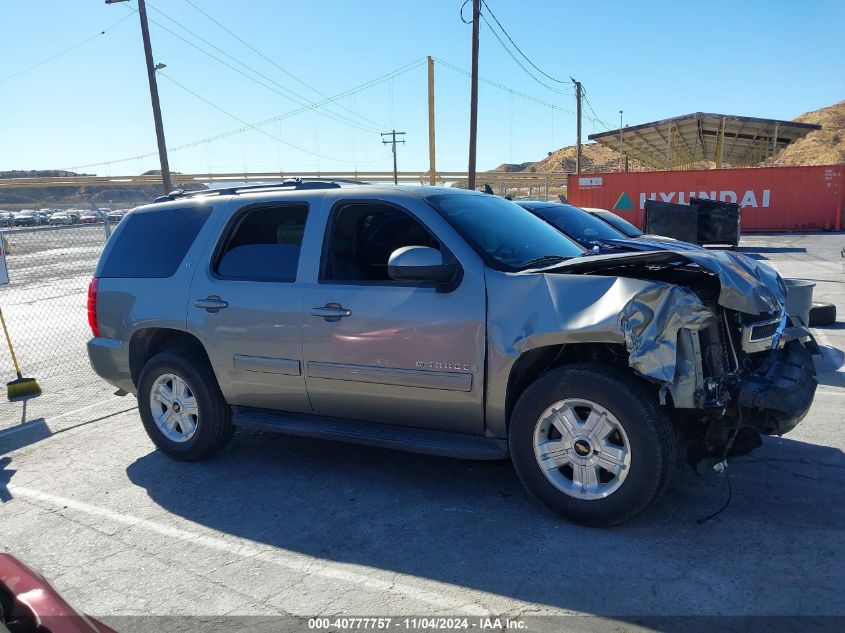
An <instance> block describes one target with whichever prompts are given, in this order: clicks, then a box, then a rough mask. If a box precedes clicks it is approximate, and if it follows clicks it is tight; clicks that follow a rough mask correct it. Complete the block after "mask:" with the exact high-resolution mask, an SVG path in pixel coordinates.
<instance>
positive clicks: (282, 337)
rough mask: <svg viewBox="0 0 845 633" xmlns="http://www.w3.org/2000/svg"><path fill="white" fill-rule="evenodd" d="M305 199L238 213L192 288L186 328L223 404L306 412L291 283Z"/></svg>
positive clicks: (295, 290)
mask: <svg viewBox="0 0 845 633" xmlns="http://www.w3.org/2000/svg"><path fill="white" fill-rule="evenodd" d="M308 215H309V205H308V204H307V203H306V202H305V201H301V202H288V201H285V203H284V204H279V203H273V204H257V205H251V206H247V207H245V208H243V209H240V210H238V211H237V212H235V213H234V214H233V216H232V218H231V219H230V220H229V223H228V226H227V227H226V229H225V230H224V231H223V234H222V237H221V241H220V243H219V244H211V245H209V247H208V248H209V250H210V253H209V255H208V258H207V259H206V261H208V262H209V265H207V266H200V267H199V269H198V270H197V273H196V275H195V276H194V280H193V283H192V285H191V294H190V302H189V304H188V329H189V331H191V332H193V333H194V334H196V335H197V336H198V337H199V338H200V340H201V341H202V343H203V345H204V346H205V349H206V350H207V351H208V355H209V357H210V360H211V364H212V367H213V368H214V371H215V373H216V375H217V380H218V382H219V383H220V388H221V390H222V391H223V395H224V396H225V398H226V400H227V402H229V404H233V405H248V406H252V407H262V408H267V409H277V410H282V411H292V412H299V413H310V412H311V407H310V405H309V403H308V396H307V394H306V391H305V379H304V377H303V372H302V300H303V296H304V292H305V289H304V284H302V283H300V282H298V281H297V270H298V265H299V259H300V258H299V254H300V246H301V243H302V235H303V232H304V230H305V223H306V219H307V218H308Z"/></svg>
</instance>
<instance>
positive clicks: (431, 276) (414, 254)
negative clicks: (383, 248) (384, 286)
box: [387, 246, 455, 283]
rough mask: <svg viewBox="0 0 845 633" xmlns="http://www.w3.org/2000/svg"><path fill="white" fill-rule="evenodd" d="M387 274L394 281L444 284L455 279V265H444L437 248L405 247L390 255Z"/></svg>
mask: <svg viewBox="0 0 845 633" xmlns="http://www.w3.org/2000/svg"><path fill="white" fill-rule="evenodd" d="M387 274H388V275H390V278H391V279H393V280H394V281H428V282H432V283H443V282H446V281H449V280H450V279H452V278H453V277H454V274H455V265H454V264H444V263H443V256H442V255H441V254H440V251H438V250H437V249H436V248H429V247H428V246H403V247H402V248H397V249H396V250H395V251H393V252H392V253H391V254H390V259H388V260H387Z"/></svg>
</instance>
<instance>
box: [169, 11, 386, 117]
mask: <svg viewBox="0 0 845 633" xmlns="http://www.w3.org/2000/svg"><path fill="white" fill-rule="evenodd" d="M185 2H186V3H188V4H189V5H191V6H192V7H193V8H194V9H196V10H197V11H199V12H200V13H202V14H203V15H204V16H205V17H206V18H208V19H209V20H211V21H212V22H214V24H216V25H217V26H218V27H220V28H221V29H223V30H224V31H226V33H228V34H229V35H231V36H232V37H234V38H235V39H236V40H238V41H239V42H240V43H241V44H243V45H244V46H246V47H247V48H249V50H251V51H252V52H254V53H255V54H256V55H258V56H259V57H261V58H262V59H263V60H265V61H267V62H269V63H270V64H272V65H273V66H275V67H276V68H278V69H279V70H280V71H282V72H283V73H284V74H286V75H287V76H288V77H290V78H291V79H293V80H294V81H296V82H297V83H299V84H300V85H302V86H304V87H306V88H308V89H309V90H311V91H313V92H315V93H316V94H318V95H320V96H321V97H323V98H324V99H326V98H328V95H327V94H325V93H324V92H322V91H320V90H318V89H317V88H315V87H314V86H312V85H311V84H309V83H308V82H306V81H305V80H303V79H300V78H299V77H297V76H296V75H294V74H293V73H292V72H290V71H289V70H287V69H286V68H284V67H282V66H280V65H279V64H278V63H277V62H276V61H275V60H273V59H271V58H270V57H268V56H267V55H265V54H264V53H262V52H261V51H260V50H258V49H257V48H255V46H253V45H252V44H250V43H249V42H248V41H247V40H245V39H243V38H242V37H240V36H239V35H238V34H237V33H235V32H234V31H232V30H231V29H230V28H229V27H227V26H226V25H225V24H223V23H221V22H219V21H217V20H215V19H214V18H213V17H212V16H210V15H209V14H208V13H206V12H205V11H204V10H203V9H202V8H200V7H198V6H197V5H196V4H194V3H193V2H191V0H185ZM335 105H337V106H338V107H339V108H342V109H344V110H346V111H347V112H349V113H351V114H352V115H354V116H356V117H358V118H361V119H364V120H365V121H368V122H369V123H372V124H373V125H375V126H378V127H383V126H380V125H379V123H378V122H376V121H373V120H372V119H370V118H368V117H366V116H364V115H363V114H359V113H358V112H355V111H354V110H351V109H350V108H347V107H346V106H344V105H343V104H340V103H337V104H335Z"/></svg>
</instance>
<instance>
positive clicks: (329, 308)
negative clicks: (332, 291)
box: [311, 303, 352, 321]
mask: <svg viewBox="0 0 845 633" xmlns="http://www.w3.org/2000/svg"><path fill="white" fill-rule="evenodd" d="M311 316H316V317H322V318H324V319H325V320H326V321H339V320H340V319H342V318H343V317H348V316H352V310H347V309H346V308H344V307H343V306H342V305H340V304H339V303H327V304H326V305H324V306H320V307H317V308H311Z"/></svg>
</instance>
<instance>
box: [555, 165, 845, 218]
mask: <svg viewBox="0 0 845 633" xmlns="http://www.w3.org/2000/svg"><path fill="white" fill-rule="evenodd" d="M843 178H845V165H823V166H817V167H761V168H753V169H708V170H699V171H651V172H629V173H610V174H570V175H569V183H568V192H567V194H568V195H567V198H568V201H569V202H570V204H574V205H576V206H579V207H596V208H599V209H609V210H611V211H613V212H614V213H617V214H619V215H620V216H622V217H623V218H625V219H626V220H628V221H629V222H632V223H633V224H636V225H637V226H639V227H642V226H643V209H644V207H645V201H646V200H647V199H649V198H651V199H654V200H662V201H665V202H675V203H681V204H689V201H690V198H708V199H710V200H723V201H727V202H736V203H738V204H740V205H741V206H742V231H743V232H749V231H821V230H824V231H829V230H835V231H841V230H842V229H843V225H845V220H844V219H843V212H845V208H843V207H845V204H843V203H845V181H843Z"/></svg>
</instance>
